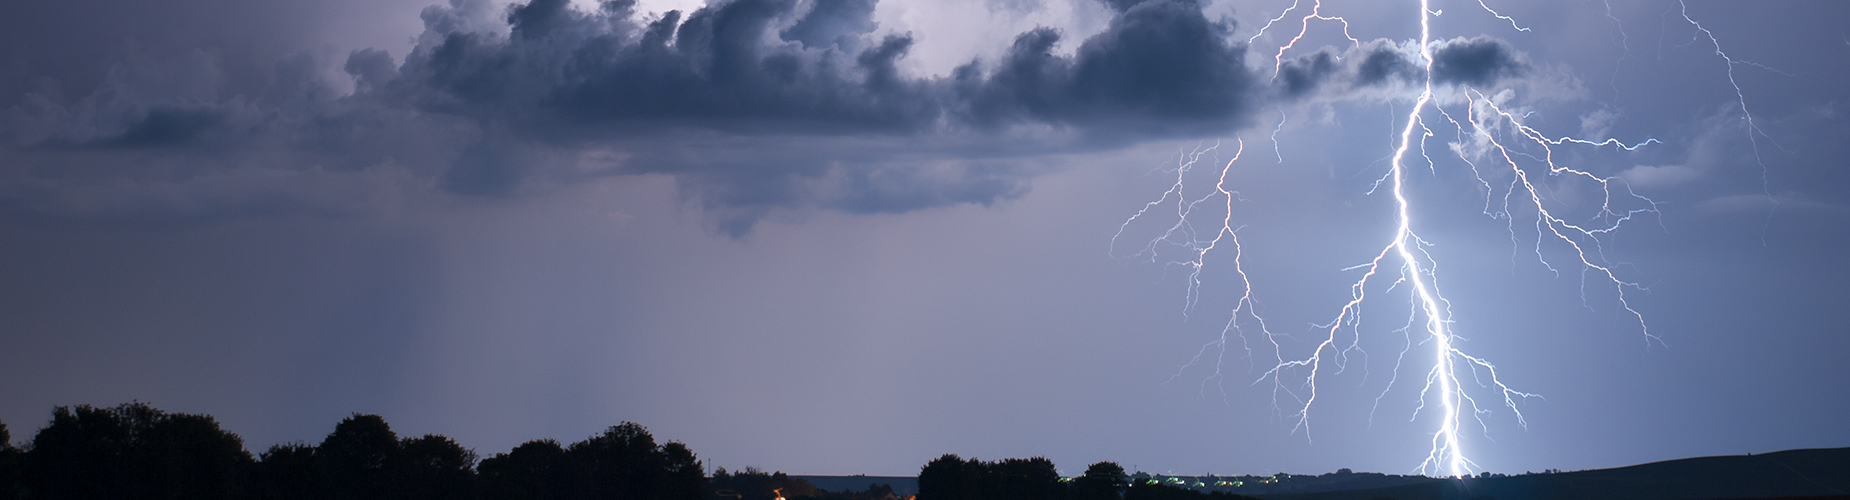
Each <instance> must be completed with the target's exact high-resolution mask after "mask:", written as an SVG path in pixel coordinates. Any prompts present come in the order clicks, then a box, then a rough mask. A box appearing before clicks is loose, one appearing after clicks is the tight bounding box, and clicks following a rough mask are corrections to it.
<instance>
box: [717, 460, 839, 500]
mask: <svg viewBox="0 0 1850 500" xmlns="http://www.w3.org/2000/svg"><path fill="white" fill-rule="evenodd" d="M707 489H708V490H711V491H712V494H711V495H709V496H708V498H716V499H720V498H723V499H733V500H772V499H774V498H777V497H778V495H780V494H781V495H783V496H784V497H787V498H802V497H811V496H814V495H815V494H816V486H815V485H813V484H810V483H809V481H804V480H803V479H802V478H796V477H790V476H789V475H786V474H784V473H782V472H775V473H771V474H766V473H764V472H763V471H760V470H758V469H755V468H751V467H746V468H745V470H743V471H740V472H738V473H733V474H728V473H726V469H719V470H717V471H714V472H713V478H712V480H710V481H708V482H707Z"/></svg>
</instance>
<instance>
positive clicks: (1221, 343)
mask: <svg viewBox="0 0 1850 500" xmlns="http://www.w3.org/2000/svg"><path fill="white" fill-rule="evenodd" d="M1219 147H1220V145H1218V144H1216V145H1214V146H1212V147H1206V148H1197V149H1195V150H1194V151H1191V152H1188V153H1184V154H1182V155H1181V157H1180V158H1179V159H1178V160H1177V165H1176V168H1175V169H1174V170H1172V171H1171V172H1173V173H1175V175H1176V181H1175V183H1174V184H1172V185H1170V187H1169V190H1168V191H1165V192H1163V197H1162V198H1159V199H1157V200H1156V201H1153V202H1150V203H1148V204H1145V205H1144V207H1143V209H1142V210H1138V211H1137V213H1136V214H1135V215H1132V216H1131V217H1130V218H1129V219H1126V220H1125V221H1124V224H1123V225H1120V226H1119V227H1118V234H1116V235H1113V236H1112V254H1113V255H1114V256H1115V255H1116V253H1117V240H1118V238H1119V237H1121V236H1123V235H1124V229H1125V228H1126V227H1129V226H1130V225H1131V223H1132V222H1136V221H1137V219H1139V218H1142V217H1143V216H1144V215H1146V214H1147V213H1149V211H1150V209H1152V208H1155V207H1157V206H1159V205H1161V204H1163V203H1164V202H1166V201H1168V200H1169V199H1170V198H1171V197H1172V196H1173V197H1174V198H1175V207H1176V223H1175V224H1174V225H1171V226H1170V227H1169V229H1168V230H1165V231H1164V232H1163V233H1162V234H1161V235H1159V236H1157V237H1156V238H1153V239H1151V240H1150V241H1149V242H1147V243H1145V244H1144V246H1143V247H1142V249H1140V250H1139V251H1138V252H1137V253H1135V254H1132V255H1130V257H1136V258H1149V259H1150V261H1151V262H1155V261H1156V260H1157V259H1158V258H1159V257H1158V256H1157V255H1158V253H1160V248H1161V247H1164V246H1171V247H1179V248H1181V249H1183V250H1184V251H1185V254H1186V255H1188V256H1189V258H1188V259H1185V260H1176V261H1169V262H1167V263H1166V265H1167V266H1181V267H1183V268H1186V269H1188V270H1189V274H1188V278H1187V279H1188V293H1187V297H1186V300H1185V306H1184V310H1183V314H1184V315H1186V314H1187V313H1188V311H1189V310H1192V309H1193V308H1194V306H1195V304H1196V303H1197V302H1198V301H1200V299H1201V270H1202V268H1203V267H1205V265H1206V262H1207V255H1208V253H1209V252H1212V251H1213V250H1214V249H1215V248H1217V247H1219V246H1220V245H1221V244H1222V242H1223V241H1225V242H1226V244H1227V245H1229V246H1231V247H1232V248H1233V258H1232V259H1231V260H1232V261H1233V269H1234V272H1235V273H1236V274H1238V275H1239V277H1240V284H1241V295H1240V299H1239V301H1238V302H1236V303H1235V305H1234V309H1233V311H1232V313H1231V314H1229V316H1228V320H1227V324H1226V326H1224V327H1223V328H1222V329H1221V336H1220V338H1219V339H1217V340H1214V341H1212V342H1208V343H1207V344H1204V345H1202V346H1201V349H1200V350H1199V351H1196V353H1195V357H1194V359H1192V360H1190V361H1189V363H1188V364H1187V365H1184V366H1183V368H1182V369H1183V370H1186V369H1187V367H1188V366H1190V365H1193V364H1194V363H1195V362H1198V361H1200V360H1201V359H1202V358H1203V357H1205V356H1207V355H1208V353H1209V352H1210V351H1212V352H1214V353H1215V356H1216V359H1215V372H1214V374H1213V375H1211V376H1209V377H1208V378H1207V379H1204V380H1203V381H1202V383H1203V384H1204V387H1203V389H1204V390H1205V384H1206V383H1207V380H1213V381H1215V383H1216V384H1217V387H1218V384H1219V383H1220V382H1221V381H1223V380H1224V379H1223V377H1222V376H1221V373H1220V366H1221V361H1224V358H1225V355H1226V352H1227V350H1226V347H1227V343H1228V342H1229V337H1230V334H1232V333H1236V332H1240V331H1241V330H1240V328H1241V327H1240V320H1241V319H1242V318H1250V320H1251V321H1252V322H1253V324H1255V325H1256V326H1257V327H1258V329H1259V331H1260V332H1263V333H1264V334H1265V335H1267V336H1270V335H1271V333H1270V332H1269V331H1268V330H1266V327H1265V318H1263V317H1260V316H1259V314H1258V313H1257V312H1256V311H1255V310H1254V304H1253V286H1252V281H1251V280H1249V279H1247V276H1246V269H1245V267H1244V266H1243V265H1242V264H1241V263H1240V257H1241V254H1242V251H1243V249H1242V248H1241V247H1240V235H1239V231H1238V228H1235V227H1233V202H1234V200H1236V199H1240V194H1239V192H1237V191H1231V190H1228V189H1227V174H1228V173H1229V172H1231V171H1232V170H1233V164H1234V162H1237V161H1239V160H1240V155H1241V154H1243V153H1245V152H1246V142H1245V141H1238V148H1237V149H1236V150H1235V151H1234V154H1233V159H1231V160H1227V163H1226V164H1225V165H1223V166H1222V167H1221V170H1220V177H1219V179H1218V180H1217V182H1215V184H1214V189H1213V191H1212V192H1210V193H1208V194H1206V195H1203V196H1202V197H1200V198H1195V199H1193V200H1190V199H1189V198H1188V197H1187V196H1186V195H1185V194H1184V191H1185V190H1186V188H1187V184H1186V177H1187V175H1188V172H1189V171H1190V170H1192V169H1193V168H1194V166H1195V165H1196V164H1197V163H1199V162H1200V161H1201V159H1202V157H1203V156H1205V155H1207V154H1208V153H1211V152H1213V151H1215V150H1216V149H1218V148H1219ZM1213 200H1220V201H1221V202H1222V206H1221V207H1219V208H1220V211H1219V212H1218V213H1219V214H1220V215H1221V218H1220V221H1219V222H1220V224H1219V227H1217V228H1215V229H1214V234H1213V236H1212V237H1211V238H1210V237H1204V236H1203V235H1202V233H1201V232H1200V231H1199V230H1197V229H1195V226H1194V223H1193V222H1191V221H1190V219H1189V218H1190V217H1191V216H1193V215H1194V214H1195V210H1196V209H1197V208H1199V207H1201V206H1202V204H1203V203H1207V202H1209V201H1213ZM1240 338H1241V339H1242V341H1243V340H1244V339H1245V336H1244V335H1243V334H1242V335H1240ZM1242 345H1243V346H1244V343H1243V344H1242ZM1247 352H1248V354H1249V355H1250V353H1251V349H1250V348H1247ZM1181 373H1182V372H1181V371H1180V370H1178V371H1177V372H1176V375H1175V376H1171V377H1170V380H1174V379H1175V377H1176V376H1180V375H1181ZM1221 395H1222V397H1225V396H1226V392H1225V391H1224V390H1223V391H1221Z"/></svg>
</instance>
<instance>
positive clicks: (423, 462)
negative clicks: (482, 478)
mask: <svg viewBox="0 0 1850 500" xmlns="http://www.w3.org/2000/svg"><path fill="white" fill-rule="evenodd" d="M397 458H398V460H396V461H395V462H393V464H392V465H393V467H389V468H390V469H391V473H392V475H393V476H395V479H397V481H396V482H397V483H398V486H399V491H400V493H401V494H400V496H399V497H398V498H404V499H433V500H438V499H445V500H447V499H454V500H466V499H469V498H474V497H475V496H476V495H475V484H474V479H475V452H473V451H469V450H468V449H465V448H463V447H462V446H461V445H458V444H456V442H455V441H451V440H450V438H447V437H443V436H439V435H436V434H425V435H424V437H420V438H407V439H405V440H404V441H403V442H402V443H400V445H399V454H398V457H397Z"/></svg>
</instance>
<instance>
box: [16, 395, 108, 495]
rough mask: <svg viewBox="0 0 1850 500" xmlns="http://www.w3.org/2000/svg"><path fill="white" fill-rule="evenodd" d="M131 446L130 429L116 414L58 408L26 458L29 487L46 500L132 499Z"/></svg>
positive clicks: (106, 411)
mask: <svg viewBox="0 0 1850 500" xmlns="http://www.w3.org/2000/svg"><path fill="white" fill-rule="evenodd" d="M128 443H129V429H128V424H127V423H125V422H123V420H122V418H121V417H120V416H118V415H117V414H116V413H115V412H111V411H109V410H107V409H102V408H93V407H90V406H88V405H78V406H76V407H66V406H60V407H57V408H54V409H52V411H51V425H48V426H46V427H45V428H44V429H42V430H40V431H39V433H38V434H37V435H35V436H33V437H32V448H31V450H29V451H27V452H26V487H27V489H28V490H30V491H31V493H32V495H33V496H35V497H37V498H40V499H45V500H91V499H95V500H105V499H121V498H129V497H130V495H129V494H130V492H131V491H133V490H132V488H130V486H129V482H128V479H129V474H128Z"/></svg>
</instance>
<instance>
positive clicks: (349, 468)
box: [315, 413, 399, 500]
mask: <svg viewBox="0 0 1850 500" xmlns="http://www.w3.org/2000/svg"><path fill="white" fill-rule="evenodd" d="M398 451H399V443H398V435H397V434H394V433H392V427H391V426H390V425H387V424H386V423H385V418H384V417H380V416H378V415H362V414H358V413H356V414H354V415H353V416H350V417H347V418H346V419H344V420H341V421H340V423H339V424H337V425H335V426H334V432H333V433H331V434H328V437H327V439H324V440H322V441H321V446H318V447H316V448H315V462H316V465H317V466H319V468H320V469H321V477H322V479H323V480H324V481H325V484H326V486H327V492H328V494H329V495H330V496H331V497H332V498H340V499H355V500H371V499H389V498H393V497H394V493H396V492H394V491H392V490H393V489H394V488H392V486H393V484H392V481H391V479H392V477H391V476H390V475H389V473H390V471H388V470H386V467H387V466H388V465H389V464H391V462H392V460H393V459H394V458H396V457H397V455H398Z"/></svg>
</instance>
